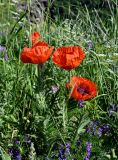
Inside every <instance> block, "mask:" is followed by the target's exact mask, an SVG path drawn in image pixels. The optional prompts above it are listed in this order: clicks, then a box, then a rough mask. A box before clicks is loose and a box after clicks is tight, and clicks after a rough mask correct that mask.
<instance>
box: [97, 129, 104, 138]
mask: <svg viewBox="0 0 118 160" xmlns="http://www.w3.org/2000/svg"><path fill="white" fill-rule="evenodd" d="M102 134H103V128H101V127H99V128H98V135H99V137H101V136H102Z"/></svg>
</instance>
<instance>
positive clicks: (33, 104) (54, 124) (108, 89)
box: [0, 1, 118, 160]
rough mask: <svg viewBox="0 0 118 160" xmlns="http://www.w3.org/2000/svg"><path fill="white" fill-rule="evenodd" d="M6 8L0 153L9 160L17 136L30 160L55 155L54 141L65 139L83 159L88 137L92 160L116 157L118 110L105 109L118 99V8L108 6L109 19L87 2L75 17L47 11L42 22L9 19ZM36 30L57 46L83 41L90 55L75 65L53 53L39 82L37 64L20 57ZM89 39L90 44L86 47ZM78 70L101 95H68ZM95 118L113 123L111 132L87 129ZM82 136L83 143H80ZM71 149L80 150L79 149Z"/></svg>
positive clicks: (71, 155)
mask: <svg viewBox="0 0 118 160" xmlns="http://www.w3.org/2000/svg"><path fill="white" fill-rule="evenodd" d="M115 3H117V1H115ZM2 5H4V4H2ZM116 5H117V4H116ZM4 9H5V11H4V10H3V11H2V12H1V14H2V15H3V16H2V19H1V20H0V21H1V22H2V23H1V30H2V31H3V32H4V35H3V36H1V37H0V44H2V45H4V46H6V47H7V53H8V61H5V60H4V56H5V53H0V56H1V60H0V69H1V72H0V90H1V92H0V158H1V159H3V160H7V159H8V160H10V156H8V149H9V148H11V147H13V145H14V140H16V139H17V140H20V144H19V145H18V146H15V147H16V148H17V147H18V148H20V152H21V155H22V158H24V159H28V160H29V159H31V160H34V159H36V160H37V159H40V160H44V159H46V157H47V158H48V159H51V156H52V155H54V154H57V155H58V150H59V149H58V150H55V149H54V146H57V147H58V148H60V145H61V144H66V143H70V145H71V149H70V153H69V154H68V155H67V159H68V160H72V159H73V158H75V157H76V158H77V159H78V160H83V159H84V157H85V155H86V141H90V142H92V153H91V158H90V159H91V160H94V159H95V158H96V159H97V160H106V159H117V157H118V154H117V153H118V148H117V146H118V142H117V138H118V129H117V125H118V122H117V121H118V113H117V112H114V113H113V114H114V116H113V117H109V116H108V113H107V110H108V107H109V105H110V104H115V105H117V102H118V92H117V90H118V82H117V79H118V68H117V65H118V45H117V43H118V36H117V35H118V30H117V27H118V21H117V19H118V11H117V10H116V13H113V11H111V12H109V15H108V17H109V19H107V20H106V19H105V18H104V19H102V18H101V17H100V16H99V13H98V11H96V10H94V11H93V12H94V14H92V16H91V14H90V12H89V10H88V9H87V8H85V9H84V10H80V9H79V8H78V15H77V18H76V19H75V20H73V19H65V20H63V21H61V20H60V21H59V20H58V19H57V20H52V19H51V18H50V17H49V15H48V14H47V17H46V20H45V21H44V22H42V23H38V24H30V23H29V22H28V21H27V19H26V18H25V16H22V15H21V18H20V17H19V19H20V21H17V23H16V25H15V21H14V20H13V21H12V20H11V16H12V15H11V14H10V12H9V11H10V5H8V6H7V8H4ZM27 14H28V13H27ZM6 15H7V16H6ZM57 18H58V16H57ZM3 24H4V25H5V26H6V28H4V26H3ZM7 24H10V25H7ZM34 30H36V31H39V33H40V34H41V36H42V39H43V40H44V41H47V42H48V43H49V44H50V45H52V46H55V48H58V47H61V46H67V45H79V46H81V47H82V48H83V50H84V52H85V53H86V58H85V59H84V61H83V62H82V63H81V65H80V66H79V67H78V68H76V69H74V70H71V71H65V70H62V69H60V68H58V67H57V66H55V65H54V64H53V62H52V61H51V59H50V60H49V61H47V62H46V63H45V64H44V73H43V75H42V76H43V77H41V78H42V79H43V81H40V82H39V81H38V75H37V66H36V65H32V64H26V65H24V64H23V63H22V62H21V61H20V58H19V57H20V53H21V51H22V49H23V47H24V46H26V45H27V46H30V43H31V42H30V41H29V36H30V34H31V32H32V31H34ZM6 31H7V32H6ZM90 40H91V41H92V43H93V47H92V48H91V49H89V48H88V42H89V41H90ZM74 75H77V76H82V77H86V78H88V79H91V80H92V81H93V82H95V83H96V84H97V90H98V94H97V97H95V98H94V99H91V100H88V101H86V104H85V106H84V107H83V108H79V107H78V105H77V102H76V101H72V100H69V93H68V92H67V90H66V88H65V84H66V82H68V81H69V78H70V77H71V76H74ZM37 81H38V82H37ZM37 84H38V85H39V87H38V85H37ZM53 85H57V86H58V87H59V90H58V92H57V93H55V94H54V93H52V91H51V86H53ZM40 86H41V87H40ZM39 89H40V90H39ZM117 107H118V106H117ZM96 120H97V121H100V123H101V124H100V125H105V124H107V125H109V126H110V134H109V135H106V134H105V135H103V136H102V137H99V136H94V135H91V134H88V133H86V129H87V127H88V126H89V124H90V122H92V121H96ZM97 129H98V128H97ZM26 134H30V139H31V143H27V142H26V139H27V137H26ZM78 139H80V141H81V146H80V147H77V145H76V141H77V140H78ZM73 149H76V150H77V151H76V153H75V154H74V153H73ZM114 151H115V153H114ZM115 154H116V155H115ZM101 157H102V159H101ZM107 157H110V158H107ZM56 159H58V158H55V160H56Z"/></svg>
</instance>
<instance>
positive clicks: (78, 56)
mask: <svg viewBox="0 0 118 160" xmlns="http://www.w3.org/2000/svg"><path fill="white" fill-rule="evenodd" d="M84 57H85V54H84V52H83V51H82V49H81V47H79V46H68V47H61V48H58V49H57V50H56V51H55V52H54V54H53V56H52V61H53V62H54V63H55V64H56V65H58V66H59V67H60V68H63V69H65V70H71V69H73V68H76V67H78V66H79V65H80V63H81V62H82V60H83V59H84Z"/></svg>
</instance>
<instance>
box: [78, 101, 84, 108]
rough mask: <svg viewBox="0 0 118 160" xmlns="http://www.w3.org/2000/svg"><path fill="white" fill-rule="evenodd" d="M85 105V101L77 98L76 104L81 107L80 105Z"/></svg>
mask: <svg viewBox="0 0 118 160" xmlns="http://www.w3.org/2000/svg"><path fill="white" fill-rule="evenodd" d="M84 105H85V101H83V100H79V101H78V106H79V107H80V108H81V107H83V106H84Z"/></svg>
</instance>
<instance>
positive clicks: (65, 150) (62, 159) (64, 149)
mask: <svg viewBox="0 0 118 160" xmlns="http://www.w3.org/2000/svg"><path fill="white" fill-rule="evenodd" d="M66 154H70V144H69V143H67V144H66V145H61V148H60V150H59V154H58V157H59V160H66Z"/></svg>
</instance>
